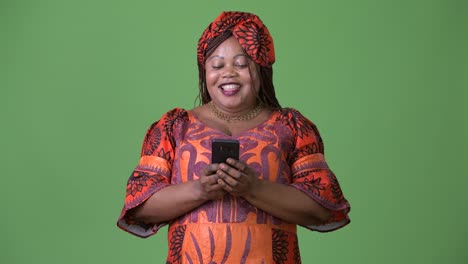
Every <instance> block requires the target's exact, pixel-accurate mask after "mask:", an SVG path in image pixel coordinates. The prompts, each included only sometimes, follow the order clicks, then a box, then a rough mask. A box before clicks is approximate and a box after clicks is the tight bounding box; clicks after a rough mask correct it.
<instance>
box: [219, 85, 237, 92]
mask: <svg viewBox="0 0 468 264" xmlns="http://www.w3.org/2000/svg"><path fill="white" fill-rule="evenodd" d="M239 87H240V85H238V84H225V85H221V88H222V89H223V90H225V91H232V90H235V89H238V88H239Z"/></svg>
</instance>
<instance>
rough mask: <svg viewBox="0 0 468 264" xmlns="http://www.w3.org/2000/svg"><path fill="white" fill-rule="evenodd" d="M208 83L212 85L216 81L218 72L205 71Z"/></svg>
mask: <svg viewBox="0 0 468 264" xmlns="http://www.w3.org/2000/svg"><path fill="white" fill-rule="evenodd" d="M205 79H206V84H207V85H210V84H213V83H215V82H216V80H217V74H216V73H215V72H212V71H211V72H210V71H205Z"/></svg>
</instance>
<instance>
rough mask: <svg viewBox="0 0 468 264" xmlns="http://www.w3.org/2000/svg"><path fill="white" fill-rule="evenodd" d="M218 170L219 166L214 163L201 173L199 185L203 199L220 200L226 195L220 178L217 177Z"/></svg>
mask: <svg viewBox="0 0 468 264" xmlns="http://www.w3.org/2000/svg"><path fill="white" fill-rule="evenodd" d="M218 168H219V164H217V163H214V164H208V166H206V167H205V168H204V169H202V170H201V171H200V178H199V179H198V183H199V187H200V191H201V197H202V199H205V200H219V199H221V198H223V196H224V195H225V194H226V191H225V190H223V186H222V185H220V184H219V183H218V179H219V177H218V175H216V171H217V170H218Z"/></svg>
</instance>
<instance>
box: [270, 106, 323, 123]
mask: <svg viewBox="0 0 468 264" xmlns="http://www.w3.org/2000/svg"><path fill="white" fill-rule="evenodd" d="M278 112H279V114H278V117H277V119H279V120H282V121H283V122H286V123H289V125H292V126H293V127H295V128H298V127H313V126H315V124H314V123H313V122H312V121H310V120H309V119H308V118H307V117H305V116H304V115H303V114H302V113H301V112H300V111H299V110H297V109H295V108H291V107H285V108H281V109H280V110H278Z"/></svg>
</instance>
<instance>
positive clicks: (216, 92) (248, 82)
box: [205, 37, 260, 113]
mask: <svg viewBox="0 0 468 264" xmlns="http://www.w3.org/2000/svg"><path fill="white" fill-rule="evenodd" d="M249 67H250V69H252V70H251V71H250V70H249ZM205 72H206V86H207V88H208V93H209V94H210V97H211V100H213V102H214V103H215V104H216V106H217V107H218V108H219V109H221V110H223V111H225V112H231V113H240V112H243V111H246V110H248V109H251V108H253V107H254V106H255V105H256V104H257V94H258V91H259V89H260V79H259V74H258V70H257V67H256V64H255V62H253V61H252V60H250V59H249V57H248V56H247V55H246V54H245V53H244V51H243V50H242V48H241V46H240V45H239V43H238V42H237V40H236V39H235V38H234V37H230V38H228V39H227V40H226V41H224V42H223V43H221V45H219V46H218V47H217V48H216V50H215V51H214V52H213V54H211V56H210V57H208V58H207V59H206V63H205ZM251 73H252V75H251Z"/></svg>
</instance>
